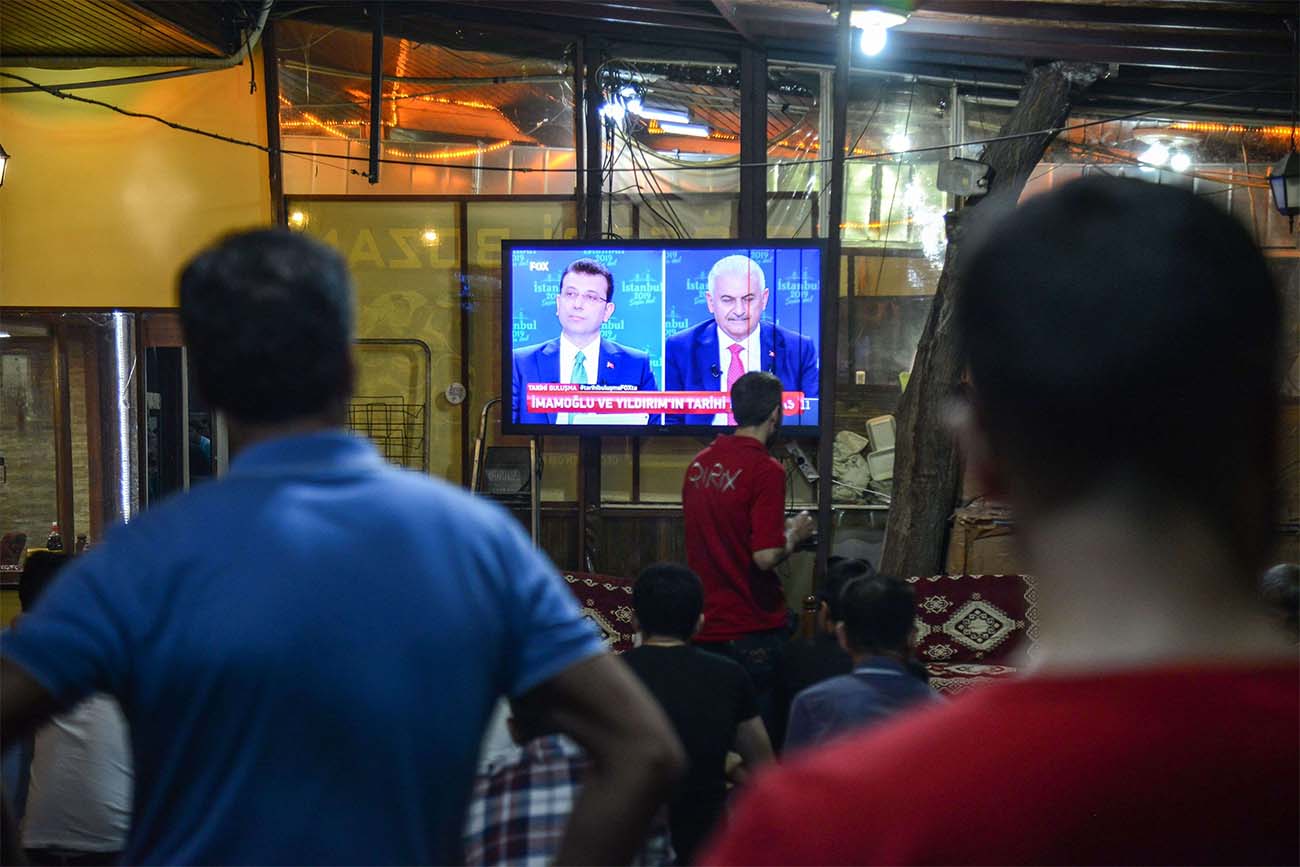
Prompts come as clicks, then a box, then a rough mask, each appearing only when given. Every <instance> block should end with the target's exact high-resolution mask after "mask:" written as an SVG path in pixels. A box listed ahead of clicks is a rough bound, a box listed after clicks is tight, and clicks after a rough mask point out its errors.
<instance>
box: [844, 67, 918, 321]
mask: <svg viewBox="0 0 1300 867" xmlns="http://www.w3.org/2000/svg"><path fill="white" fill-rule="evenodd" d="M915 97H916V79H915V78H913V79H912V91H911V93H909V94H908V95H907V113H906V114H904V115H903V135H904V136H906V135H907V132H908V129H909V127H911V125H912V101H913V99H915ZM902 180H903V158H902V157H901V156H900V157H899V158H898V162H897V163H896V166H895V168H894V189H893V190H892V191H891V192H890V193H889V210H888V211H886V212H885V213H884V214H883V215H882V216H881V223H882V226H881V228H883V229H884V230H885V242H884V244H882V245H881V247H880V265H879V267H877V268H876V285H875V287H874V291H876V292H879V291H880V281H881V279H882V278H883V277H884V276H885V259H886V258H887V257H888V252H889V235H890V233H891V231H892V230H893V228H894V221H893V219H892V216H893V213H894V203H895V202H897V201H898V184H899V182H901V181H902ZM853 339H854V340H856V339H857V335H854V336H853Z"/></svg>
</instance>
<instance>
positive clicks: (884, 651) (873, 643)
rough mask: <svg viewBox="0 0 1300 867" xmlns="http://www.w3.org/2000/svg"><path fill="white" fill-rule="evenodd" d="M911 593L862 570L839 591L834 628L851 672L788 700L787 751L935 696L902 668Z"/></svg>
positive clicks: (898, 581)
mask: <svg viewBox="0 0 1300 867" xmlns="http://www.w3.org/2000/svg"><path fill="white" fill-rule="evenodd" d="M915 604H916V597H915V594H914V593H913V591H912V587H911V585H910V584H908V583H907V582H906V581H904V580H903V579H901V578H896V577H894V576H892V575H865V576H863V577H861V578H855V579H853V580H852V581H849V582H848V583H847V584H846V585H845V586H844V588H843V589H842V590H841V591H840V600H839V609H840V613H841V614H842V615H843V618H844V619H843V620H841V621H840V622H839V624H838V625H837V626H836V627H835V632H836V635H837V636H838V637H839V641H840V646H841V647H842V648H844V650H845V652H847V653H848V655H849V656H850V657H852V659H853V671H852V672H850V673H849V674H841V675H839V676H838V677H832V678H831V679H829V680H823V681H822V682H821V683H818V684H814V685H813V686H810V687H808V688H807V689H805V690H804V691H803V692H801V693H799V694H798V695H796V696H795V697H794V703H793V704H792V705H791V707H790V724H789V727H788V728H787V730H786V736H785V749H786V751H787V752H793V751H795V750H799V749H802V748H804V747H807V746H811V745H813V744H818V743H823V742H825V741H828V740H830V739H832V738H835V737H838V736H840V735H842V734H844V733H845V732H850V731H858V730H860V729H863V728H866V727H867V726H870V725H874V724H875V723H877V722H880V721H881V720H884V719H886V718H888V717H891V716H893V715H894V714H896V713H898V712H899V711H902V710H904V709H905V708H908V707H911V706H913V705H924V704H926V703H929V702H934V701H938V700H939V696H938V693H936V692H935V691H934V690H932V689H931V688H930V687H929V685H927V684H926V682H925V681H924V680H922V679H921V678H920V677H918V676H917V675H916V672H915V670H914V669H913V668H912V667H911V666H910V665H908V662H909V660H910V658H911V652H912V651H911V638H912V631H913V628H914V627H913V625H912V621H913V618H914V617H915V611H916V608H915Z"/></svg>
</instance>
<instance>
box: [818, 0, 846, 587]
mask: <svg viewBox="0 0 1300 867" xmlns="http://www.w3.org/2000/svg"><path fill="white" fill-rule="evenodd" d="M852 12H853V3H852V0H840V16H839V21H838V23H837V29H836V34H835V37H836V44H837V45H838V48H839V51H838V53H837V56H836V58H835V116H834V122H833V124H832V133H831V141H830V143H829V144H830V152H831V160H832V161H831V184H830V187H831V194H830V205H829V206H828V208H827V210H828V211H829V213H828V214H827V225H826V261H825V262H823V263H822V291H821V304H822V309H821V319H822V346H821V357H822V365H821V387H820V400H819V401H818V410H819V415H818V419H819V422H820V425H819V426H820V427H821V437H820V438H819V439H818V441H817V466H818V468H820V470H821V474H822V476H821V481H820V482H819V483H818V485H817V533H818V537H819V539H820V542H819V544H818V545H817V569H816V580H817V581H821V580H822V579H823V578H824V577H825V576H826V561H827V560H828V559H829V558H830V548H831V542H832V539H831V533H832V531H833V527H832V526H831V521H832V514H831V490H832V488H833V487H834V486H833V484H832V481H831V476H832V473H831V463H832V459H833V455H832V452H831V446H832V442H833V440H834V432H835V377H836V373H837V371H838V367H839V345H838V344H839V339H838V338H839V309H840V303H839V302H840V297H839V296H840V292H839V282H840V235H841V229H840V223H841V222H842V221H843V218H844V138H845V130H846V128H847V126H848V113H849V68H850V65H851V64H852V62H853V31H852V30H851V29H850V28H849V15H850V14H851V13H852ZM822 153H826V145H825V144H823V147H822Z"/></svg>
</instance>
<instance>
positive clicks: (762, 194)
mask: <svg viewBox="0 0 1300 867" xmlns="http://www.w3.org/2000/svg"><path fill="white" fill-rule="evenodd" d="M740 162H741V163H742V164H744V166H745V167H744V168H742V169H741V170H740V212H739V218H740V232H739V234H740V237H742V238H746V239H749V240H754V241H761V240H763V239H764V238H766V237H767V172H766V166H765V165H763V164H764V163H766V162H767V55H766V54H765V53H764V52H762V51H760V50H758V49H756V48H753V47H751V46H749V45H745V46H744V47H742V48H741V49H740Z"/></svg>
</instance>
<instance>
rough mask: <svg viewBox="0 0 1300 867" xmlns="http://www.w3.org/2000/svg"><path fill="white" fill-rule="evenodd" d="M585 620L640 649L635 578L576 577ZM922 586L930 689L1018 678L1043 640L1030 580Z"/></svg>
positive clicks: (568, 578)
mask: <svg viewBox="0 0 1300 867" xmlns="http://www.w3.org/2000/svg"><path fill="white" fill-rule="evenodd" d="M564 580H565V582H566V583H567V584H568V586H569V590H571V591H572V592H573V595H574V598H576V599H577V600H578V605H579V607H580V608H581V609H582V616H583V617H585V618H586V619H587V620H589V621H590V622H591V623H592V625H593V626H595V627H596V629H597V630H598V631H599V632H600V635H601V637H602V638H603V639H604V640H605V643H606V645H608V646H609V648H610V649H611V650H613V651H614V652H616V653H622V652H623V651H625V650H630V649H632V646H633V639H634V637H635V635H636V630H635V628H634V627H633V619H632V580H631V579H629V578H619V577H616V576H613V575H599V574H595V573H588V572H568V573H565V575H564ZM908 582H909V583H911V584H912V585H913V586H914V587H915V588H916V654H917V657H918V658H919V659H920V660H921V662H923V663H925V666H926V668H928V669H929V670H930V675H931V680H930V684H931V685H932V686H933V687H934V688H935V689H937V690H939V691H940V692H942V693H946V694H948V695H954V694H956V693H959V692H962V691H963V690H966V689H969V688H970V687H972V686H977V685H979V684H981V683H985V682H987V681H989V680H992V679H995V678H1000V677H1007V676H1009V675H1012V674H1015V672H1016V670H1017V668H1018V667H1019V666H1021V665H1023V664H1024V662H1025V661H1026V659H1028V658H1032V656H1033V654H1034V650H1035V646H1036V644H1037V640H1038V621H1037V608H1036V606H1035V599H1036V590H1035V587H1034V583H1033V579H1031V578H1027V577H1025V576H1023V575H933V576H930V577H927V578H909V579H908Z"/></svg>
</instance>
